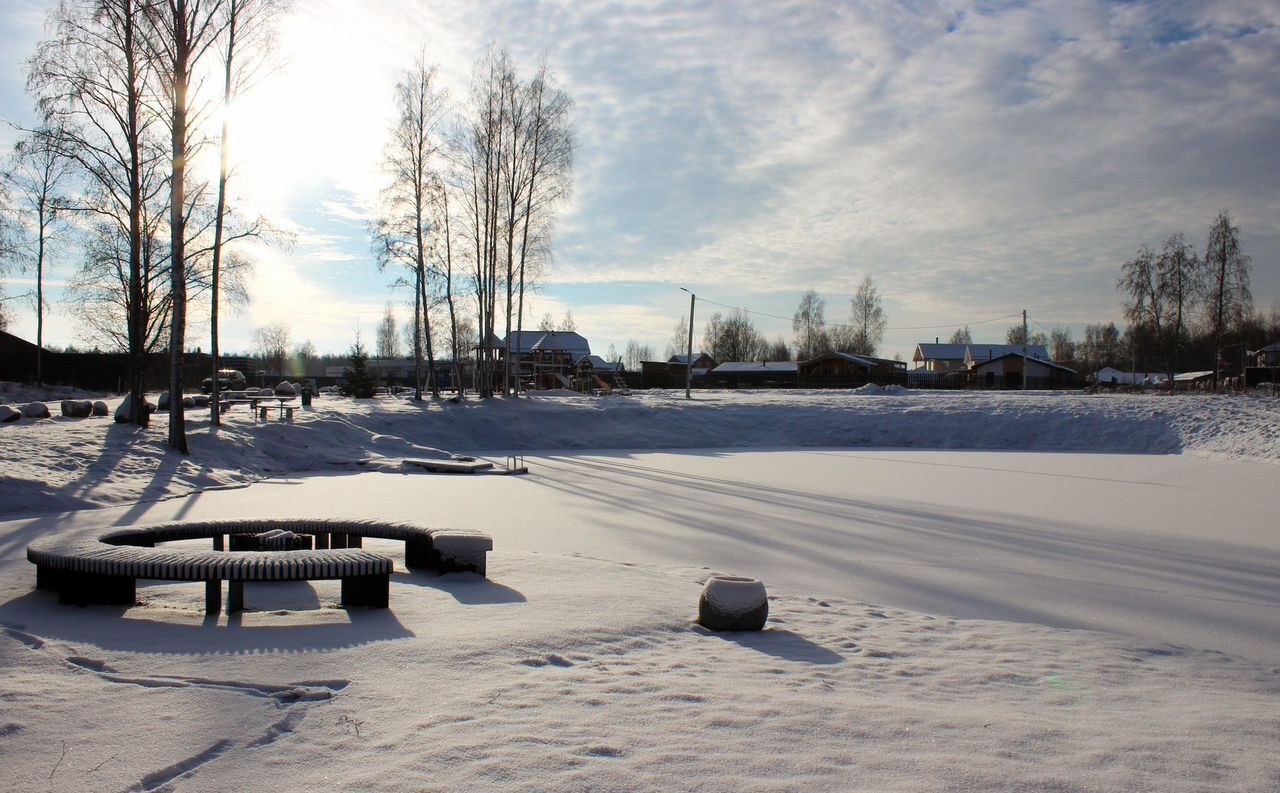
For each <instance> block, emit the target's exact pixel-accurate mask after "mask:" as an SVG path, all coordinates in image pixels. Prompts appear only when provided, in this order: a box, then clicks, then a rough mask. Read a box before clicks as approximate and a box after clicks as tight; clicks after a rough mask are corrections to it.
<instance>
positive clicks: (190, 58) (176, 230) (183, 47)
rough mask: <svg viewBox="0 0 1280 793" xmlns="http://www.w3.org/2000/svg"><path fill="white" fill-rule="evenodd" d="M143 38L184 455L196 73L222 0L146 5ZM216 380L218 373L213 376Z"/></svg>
mask: <svg viewBox="0 0 1280 793" xmlns="http://www.w3.org/2000/svg"><path fill="white" fill-rule="evenodd" d="M146 11H147V19H148V21H149V22H150V28H151V29H150V31H149V35H148V36H147V37H146V42H147V45H148V51H149V54H150V56H151V58H152V59H153V63H154V66H155V74H156V76H157V77H158V79H159V82H160V85H161V86H162V89H163V99H164V101H165V110H166V111H167V113H166V114H165V115H166V116H167V120H168V122H169V140H170V170H169V259H170V262H169V274H170V292H171V300H172V305H173V307H172V315H171V317H170V324H169V395H170V399H169V448H170V449H172V450H174V451H177V452H179V453H180V454H186V453H187V432H186V417H185V415H184V412H183V405H182V361H183V353H184V350H185V346H186V333H187V281H186V279H187V272H186V267H187V232H188V229H187V219H188V215H189V213H190V212H191V209H192V205H193V204H194V199H195V197H196V195H197V194H198V190H193V191H191V192H192V195H191V196H188V185H187V171H188V166H189V163H190V160H191V159H192V158H193V157H194V156H195V153H196V149H197V148H198V145H199V139H198V135H197V133H196V129H197V128H198V126H199V122H200V115H201V112H202V107H203V106H202V105H201V104H200V102H199V101H198V97H197V89H198V86H197V85H196V84H195V83H194V80H195V74H196V70H197V68H198V66H199V65H200V62H201V60H202V59H203V58H204V57H205V56H206V55H207V54H209V52H210V51H211V50H212V49H213V48H214V47H215V46H216V44H217V41H218V37H219V36H220V35H221V32H222V26H223V25H224V24H225V21H224V19H223V17H222V0H164V1H163V2H156V3H153V4H151V5H148V6H147V8H146ZM215 380H216V377H215Z"/></svg>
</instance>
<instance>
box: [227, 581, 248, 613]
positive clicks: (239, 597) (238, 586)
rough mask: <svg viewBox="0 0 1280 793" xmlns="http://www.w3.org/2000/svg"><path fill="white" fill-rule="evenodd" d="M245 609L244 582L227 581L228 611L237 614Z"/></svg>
mask: <svg viewBox="0 0 1280 793" xmlns="http://www.w3.org/2000/svg"><path fill="white" fill-rule="evenodd" d="M241 611H244V582H243V581H228V582H227V613H228V614H237V613H239V612H241Z"/></svg>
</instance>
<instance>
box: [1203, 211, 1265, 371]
mask: <svg viewBox="0 0 1280 793" xmlns="http://www.w3.org/2000/svg"><path fill="white" fill-rule="evenodd" d="M1204 269H1205V276H1206V277H1207V279H1208V294H1207V295H1206V297H1207V301H1206V302H1207V303H1208V306H1207V308H1208V317H1209V324H1210V326H1211V327H1212V329H1213V389H1214V390H1215V391H1216V390H1218V370H1219V368H1220V367H1219V366H1218V362H1219V357H1220V356H1221V355H1222V335H1223V333H1224V332H1225V331H1226V329H1227V326H1228V325H1229V324H1230V323H1232V322H1236V323H1237V324H1240V322H1241V320H1242V318H1243V317H1244V316H1246V315H1247V314H1248V313H1249V311H1250V309H1251V308H1252V306H1253V294H1252V293H1251V292H1250V290H1249V257H1248V256H1246V255H1245V254H1244V251H1243V250H1242V249H1241V247H1240V227H1239V226H1237V225H1235V224H1234V223H1232V222H1231V216H1230V215H1228V214H1227V213H1226V212H1225V211H1223V212H1219V213H1218V217H1216V218H1215V219H1214V221H1213V226H1211V227H1210V228H1209V241H1208V244H1206V245H1205V251H1204Z"/></svg>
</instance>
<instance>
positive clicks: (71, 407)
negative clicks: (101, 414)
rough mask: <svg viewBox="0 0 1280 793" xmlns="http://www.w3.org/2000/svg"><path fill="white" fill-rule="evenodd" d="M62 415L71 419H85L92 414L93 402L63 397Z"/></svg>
mask: <svg viewBox="0 0 1280 793" xmlns="http://www.w3.org/2000/svg"><path fill="white" fill-rule="evenodd" d="M62 415H64V416H70V417H71V418H73V419H87V418H89V416H92V415H93V403H92V402H90V401H89V400H87V399H64V400H62Z"/></svg>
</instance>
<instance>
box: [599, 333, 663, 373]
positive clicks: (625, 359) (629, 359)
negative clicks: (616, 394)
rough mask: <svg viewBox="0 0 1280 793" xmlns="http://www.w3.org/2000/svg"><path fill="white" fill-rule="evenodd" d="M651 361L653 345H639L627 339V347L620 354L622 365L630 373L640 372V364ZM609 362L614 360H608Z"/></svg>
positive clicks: (633, 340)
mask: <svg viewBox="0 0 1280 793" xmlns="http://www.w3.org/2000/svg"><path fill="white" fill-rule="evenodd" d="M652 359H653V345H651V344H641V343H640V342H638V341H636V340H635V339H627V346H626V348H625V351H624V352H623V354H622V365H623V367H624V368H625V369H627V370H628V371H631V372H638V371H640V362H641V361H649V360H652ZM609 360H611V361H612V360H614V358H612V357H611V358H610V359H609Z"/></svg>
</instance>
